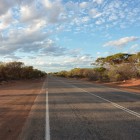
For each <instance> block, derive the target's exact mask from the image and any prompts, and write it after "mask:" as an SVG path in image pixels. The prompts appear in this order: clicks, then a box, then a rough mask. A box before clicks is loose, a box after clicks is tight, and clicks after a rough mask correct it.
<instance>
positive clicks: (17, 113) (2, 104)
mask: <svg viewBox="0 0 140 140" xmlns="http://www.w3.org/2000/svg"><path fill="white" fill-rule="evenodd" d="M43 81H44V79H42V80H30V81H29V80H28V81H16V82H12V83H7V84H4V85H0V140H16V139H17V137H18V135H19V134H20V132H21V129H22V127H23V125H24V123H25V121H26V118H27V116H28V114H29V112H30V109H31V107H32V105H33V103H34V100H35V98H36V96H37V95H38V94H39V92H40V89H41V87H42V84H43Z"/></svg>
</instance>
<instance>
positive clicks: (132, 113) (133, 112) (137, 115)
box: [58, 80, 140, 118]
mask: <svg viewBox="0 0 140 140" xmlns="http://www.w3.org/2000/svg"><path fill="white" fill-rule="evenodd" d="M58 81H61V82H63V81H62V80H58ZM63 83H65V84H68V85H71V86H73V87H75V88H78V89H80V90H82V91H84V92H86V93H88V94H90V95H92V96H95V97H97V98H100V99H102V100H104V101H106V102H108V103H111V104H112V105H113V106H115V107H116V108H119V109H121V110H123V111H125V112H127V113H129V114H131V115H134V116H136V117H138V118H140V114H139V113H137V112H135V111H132V110H130V109H128V108H125V107H123V106H121V105H119V104H117V103H114V102H111V101H110V100H107V99H105V98H103V97H101V96H98V95H96V94H94V93H91V92H88V91H87V90H84V89H82V88H79V87H77V86H74V85H72V84H69V83H66V82H63Z"/></svg>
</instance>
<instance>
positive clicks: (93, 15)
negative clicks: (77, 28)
mask: <svg viewBox="0 0 140 140" xmlns="http://www.w3.org/2000/svg"><path fill="white" fill-rule="evenodd" d="M89 15H90V17H92V18H98V17H100V16H101V15H102V13H99V12H98V11H97V10H96V9H91V10H90V11H89Z"/></svg>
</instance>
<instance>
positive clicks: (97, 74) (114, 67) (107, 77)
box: [55, 52, 140, 81]
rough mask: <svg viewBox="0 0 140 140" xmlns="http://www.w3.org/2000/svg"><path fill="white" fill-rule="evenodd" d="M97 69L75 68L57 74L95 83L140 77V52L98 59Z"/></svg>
mask: <svg viewBox="0 0 140 140" xmlns="http://www.w3.org/2000/svg"><path fill="white" fill-rule="evenodd" d="M92 65H94V66H95V68H90V69H89V68H75V69H72V70H70V71H61V72H58V73H55V75H57V76H62V77H71V78H88V79H89V80H94V81H121V80H127V79H131V78H139V77H140V52H138V53H137V54H127V53H118V54H114V55H110V56H107V57H101V58H98V59H97V60H96V61H95V62H94V63H92Z"/></svg>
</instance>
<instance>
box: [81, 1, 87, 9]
mask: <svg viewBox="0 0 140 140" xmlns="http://www.w3.org/2000/svg"><path fill="white" fill-rule="evenodd" d="M88 4H89V3H88V2H81V3H80V4H79V6H80V8H87V7H88Z"/></svg>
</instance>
